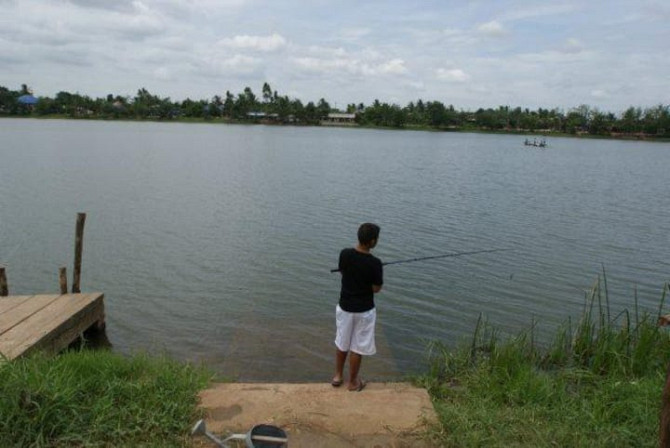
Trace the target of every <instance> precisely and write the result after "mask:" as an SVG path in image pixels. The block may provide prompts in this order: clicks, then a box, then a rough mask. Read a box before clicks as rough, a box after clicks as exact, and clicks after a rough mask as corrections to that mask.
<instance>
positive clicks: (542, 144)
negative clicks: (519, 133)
mask: <svg viewBox="0 0 670 448" xmlns="http://www.w3.org/2000/svg"><path fill="white" fill-rule="evenodd" d="M523 144H524V145H526V146H535V147H537V148H546V147H547V141H546V140H545V139H542V140H540V141H537V139H536V138H534V139H533V141H532V142H531V141H530V140H528V139H526V140H524V142H523Z"/></svg>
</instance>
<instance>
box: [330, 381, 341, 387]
mask: <svg viewBox="0 0 670 448" xmlns="http://www.w3.org/2000/svg"><path fill="white" fill-rule="evenodd" d="M330 385H331V386H333V387H340V386H341V385H342V380H339V381H336V380H332V381H331V382H330Z"/></svg>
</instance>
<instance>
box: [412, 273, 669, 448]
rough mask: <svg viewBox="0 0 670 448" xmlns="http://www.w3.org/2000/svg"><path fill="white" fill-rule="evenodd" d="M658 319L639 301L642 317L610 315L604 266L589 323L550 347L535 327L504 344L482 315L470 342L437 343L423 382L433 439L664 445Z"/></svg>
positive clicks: (662, 336) (561, 333)
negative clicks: (432, 412)
mask: <svg viewBox="0 0 670 448" xmlns="http://www.w3.org/2000/svg"><path fill="white" fill-rule="evenodd" d="M669 289H670V286H669V285H668V284H666V285H664V288H663V295H662V298H661V303H660V306H659V315H660V313H661V310H662V309H663V305H664V302H665V297H666V294H667V292H668V291H669ZM657 317H658V316H656V315H650V314H648V313H646V314H644V315H642V316H641V315H640V314H639V311H638V306H637V299H636V300H635V310H634V313H632V315H631V313H630V312H628V311H623V312H622V313H619V314H618V315H617V316H614V317H612V316H610V307H609V297H608V294H607V281H606V276H605V274H604V272H603V278H602V280H601V279H599V280H598V281H597V282H596V284H595V285H594V286H593V288H592V290H591V292H590V294H588V296H587V298H586V300H585V306H584V311H583V314H582V316H581V319H580V320H579V322H578V323H577V324H576V325H575V326H574V328H573V325H572V322H571V321H570V320H568V321H567V322H566V323H565V324H564V325H563V326H561V328H560V329H559V330H558V331H557V333H556V335H555V337H554V338H553V341H552V342H551V343H549V344H548V345H545V346H543V347H539V346H538V345H539V344H537V343H536V342H535V335H534V328H531V329H530V330H529V331H526V332H523V333H521V334H520V335H518V336H516V337H512V338H508V339H506V340H502V339H501V338H500V337H499V335H498V333H497V331H496V330H495V329H494V328H493V327H491V326H490V325H488V324H487V323H485V322H482V319H481V317H480V321H479V322H478V324H477V328H476V329H475V332H474V335H473V337H472V342H471V343H470V344H468V346H463V347H461V348H459V349H456V350H449V349H448V348H447V347H446V346H444V345H442V344H438V343H436V344H433V345H432V346H431V356H430V359H431V368H430V372H429V373H427V374H426V375H424V376H423V377H421V378H419V379H418V382H419V383H420V384H421V385H423V386H425V387H426V388H427V389H428V391H429V392H430V394H431V397H432V398H433V402H434V405H435V409H436V411H437V413H438V416H439V420H440V427H439V428H436V429H435V431H434V434H433V436H434V437H435V438H437V439H438V440H439V443H440V444H441V445H442V446H445V447H462V446H465V447H468V446H487V447H488V446H491V447H498V446H500V447H503V446H504V447H510V446H533V447H549V446H552V447H553V446H570V447H632V446H635V447H644V446H649V447H651V446H654V447H655V446H658V425H659V412H660V408H661V392H662V389H663V384H664V381H665V369H666V366H667V362H668V354H669V353H670V336H669V335H668V332H666V331H665V330H663V329H660V328H659V327H658V326H657V325H656V320H657Z"/></svg>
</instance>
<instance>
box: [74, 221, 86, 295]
mask: <svg viewBox="0 0 670 448" xmlns="http://www.w3.org/2000/svg"><path fill="white" fill-rule="evenodd" d="M85 222H86V213H77V229H76V231H75V235H74V272H73V273H72V292H73V293H75V294H77V293H80V292H81V289H79V283H80V280H81V253H82V251H83V248H84V223H85Z"/></svg>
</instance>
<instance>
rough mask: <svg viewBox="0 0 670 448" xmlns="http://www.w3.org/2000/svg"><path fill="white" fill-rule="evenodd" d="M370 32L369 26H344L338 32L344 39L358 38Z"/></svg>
mask: <svg viewBox="0 0 670 448" xmlns="http://www.w3.org/2000/svg"><path fill="white" fill-rule="evenodd" d="M370 33H371V30H370V28H345V29H343V30H342V31H341V32H340V34H341V36H342V38H343V39H346V40H358V39H360V38H362V37H365V36H367V35H369V34H370Z"/></svg>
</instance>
